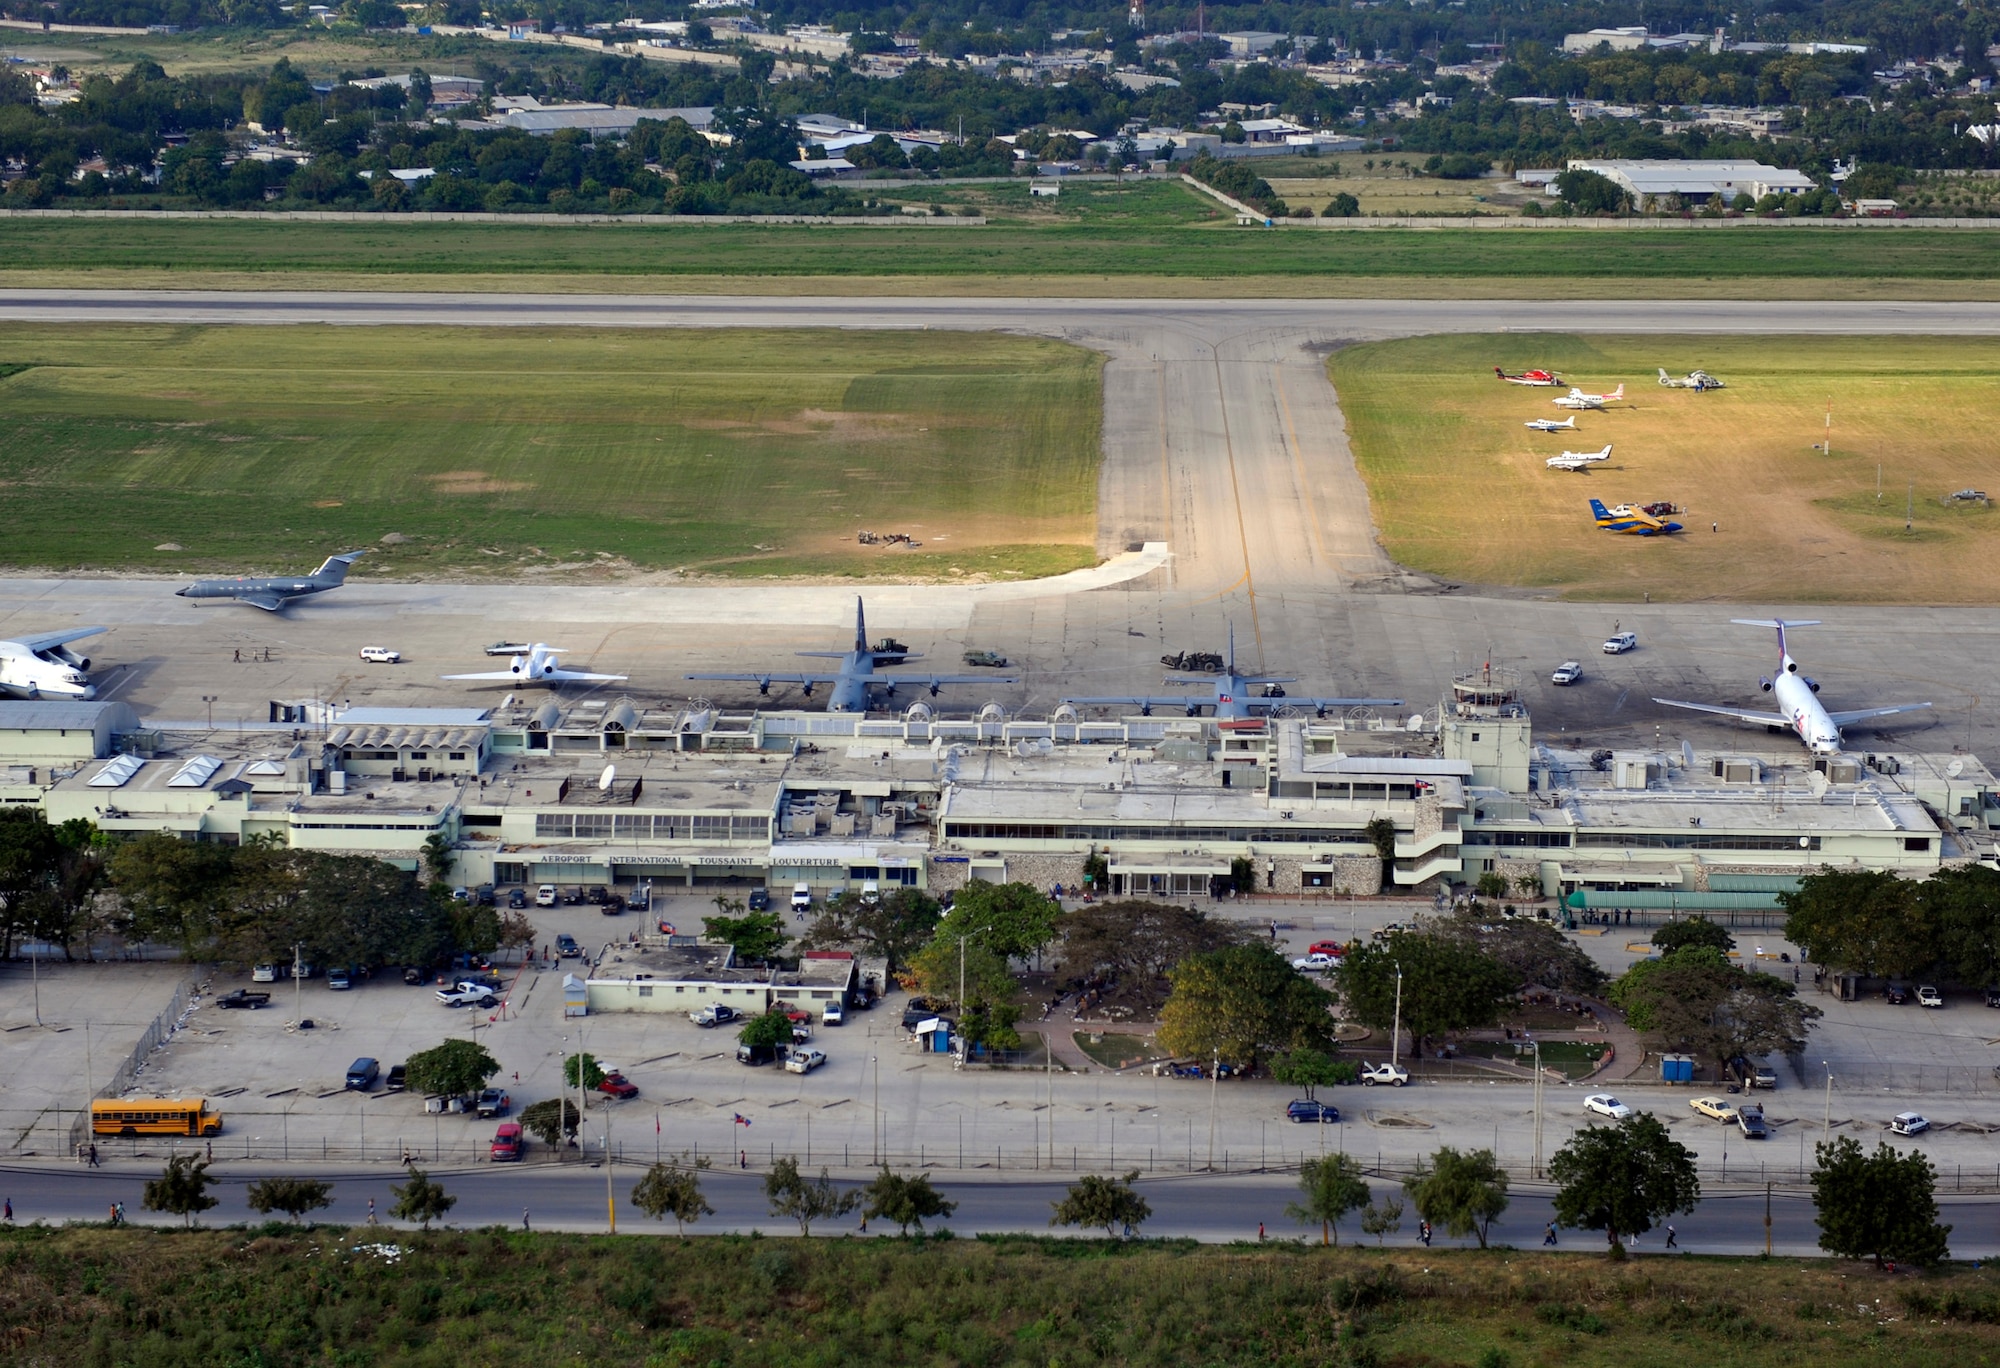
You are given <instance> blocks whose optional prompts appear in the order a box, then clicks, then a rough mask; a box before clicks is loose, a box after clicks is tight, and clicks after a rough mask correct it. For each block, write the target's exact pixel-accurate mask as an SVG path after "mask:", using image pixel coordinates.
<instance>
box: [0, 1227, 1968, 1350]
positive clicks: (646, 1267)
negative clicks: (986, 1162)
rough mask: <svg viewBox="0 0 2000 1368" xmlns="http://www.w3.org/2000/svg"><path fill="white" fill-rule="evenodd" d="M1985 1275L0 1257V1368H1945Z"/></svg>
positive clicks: (840, 1244) (44, 1233) (82, 1240)
mask: <svg viewBox="0 0 2000 1368" xmlns="http://www.w3.org/2000/svg"><path fill="white" fill-rule="evenodd" d="M1996 1287H2000V1283H1996V1275H1995V1274H1994V1273H1992V1272H1990V1271H1976V1270H1973V1269H1969V1268H1956V1269H1950V1270H1946V1271H1944V1272H1941V1273H1938V1274H1934V1275H1931V1276H1928V1277H1921V1278H1919V1277H1912V1276H1908V1275H1901V1276H1886V1275H1880V1274H1876V1273H1874V1272H1872V1271H1869V1270H1866V1269H1862V1268H1859V1267H1855V1266H1850V1265H1834V1264H1831V1263H1825V1262H1820V1261H1811V1262H1792V1261H1785V1260H1779V1261H1773V1262H1769V1263H1763V1262H1749V1261H1729V1260H1697V1259H1689V1260H1685V1261H1673V1262H1668V1261H1665V1260H1646V1261H1643V1262H1638V1263H1628V1264H1625V1265H1622V1266H1620V1265H1612V1264H1608V1263H1606V1262H1605V1261H1604V1260H1603V1259H1602V1258H1601V1257H1599V1256H1595V1255H1581V1254H1578V1255H1568V1256H1560V1257H1545V1256H1542V1255H1539V1254H1537V1255H1527V1254H1521V1253H1516V1252H1512V1251H1495V1252H1493V1253H1490V1254H1479V1253H1476V1252H1470V1251H1466V1252H1451V1251H1443V1250H1436V1251H1410V1252H1407V1253H1406V1252H1391V1253H1381V1252H1377V1251H1372V1250H1352V1249H1336V1250H1322V1249H1319V1248H1316V1247H1313V1246H1310V1245H1304V1246H1298V1245H1285V1246H1278V1245H1268V1246H1235V1247H1228V1248H1215V1247H1201V1246H1195V1245H1191V1244H1189V1245H1181V1244H1165V1243H1151V1242H1149V1243H1144V1244H1137V1245H1125V1246H1120V1245H1116V1244H1106V1243H1104V1242H1102V1241H1082V1240H1079V1241H1048V1240H1034V1239H1025V1238H1008V1239H980V1240H977V1241H957V1240H949V1239H946V1240H931V1241H925V1242H916V1241H903V1240H896V1239H887V1238H881V1239H872V1240H871V1239H841V1240H821V1241H813V1242H800V1241H794V1240H760V1239H755V1238H747V1239H739V1238H715V1239H703V1240H696V1241H691V1242H679V1241H674V1240H671V1239H661V1238H657V1237H651V1236H648V1237H639V1238H625V1239H601V1238H584V1237H574V1236H560V1235H525V1234H520V1233H514V1232H503V1231H498V1230H493V1231H480V1232H473V1233H466V1234H436V1235H428V1236H426V1235H415V1234H410V1233H388V1232H375V1231H368V1232H352V1231H341V1230H332V1229H328V1230H319V1231H305V1232H295V1231H291V1230H288V1229H286V1228H285V1227H283V1226H269V1227H265V1228H263V1229H262V1230H259V1231H242V1230H236V1231H213V1232H209V1231H200V1232H194V1233H183V1232H159V1233H154V1232H147V1231H131V1230H127V1231H111V1230H105V1229H86V1228H75V1229H68V1230H62V1231H53V1230H45V1229H29V1230H21V1231H13V1230H10V1231H7V1232H5V1233H4V1234H0V1326H4V1327H5V1330H4V1332H0V1362H6V1363H18V1364H29V1363H37V1364H40V1363H49V1364H53V1363H63V1364H89V1365H98V1364H104V1365H111V1364H141V1363H142V1364H149V1365H152V1364H157V1365H180V1364H187V1365H211V1364H259V1365H270V1366H271V1368H278V1365H292V1364H300V1365H307V1364H348V1363H367V1364H374V1365H405V1364H407V1365H431V1364H437V1365H447V1364H452V1365H455V1364H461V1363H475V1362H476V1363H501V1362H508V1361H519V1362H539V1363H555V1362H572V1361H575V1362H584V1363H592V1364H648V1365H653V1364H660V1365H679V1364H717V1365H737V1364H742V1365H759V1364H774V1365H786V1368H795V1366H797V1368H815V1366H816V1365H845V1364H851V1363H864V1362H865V1363H871V1364H882V1365H896V1364H965V1365H985V1364H994V1365H999V1364H1057V1363H1061V1364H1075V1365H1087V1364H1166V1363H1188V1364H1313V1365H1325V1364H1381V1365H1399V1366H1401V1365H1407V1366H1408V1368H1420V1366H1423V1365H1467V1366H1468V1368H1470V1365H1475V1364H1478V1365H1486V1366H1487V1368H1495V1366H1496V1365H1503V1364H1511V1365H1531V1364H1562V1365H1565V1368H1597V1365H1606V1366H1607V1368H1608V1366H1609V1365H1619V1368H1651V1366H1653V1365H1659V1366H1660V1368H1670V1366H1671V1368H1685V1365H1687V1364H1690V1363H1700V1364H1704V1365H1709V1366H1710V1368H1735V1366H1736V1365H1758V1366H1759V1368H1765V1366H1767V1365H1790V1364H1799V1365H1815V1366H1817V1365H1823V1364H1827V1363H1860V1362H1867V1363H1870V1364H1878V1365H1899V1366H1900V1365H1911V1366H1912V1368H1917V1366H1925V1368H1927V1366H1928V1365H1940V1366H1941V1368H1942V1365H1957V1364H1970V1363H1978V1362H1992V1361H1993V1358H1994V1355H1995V1354H2000V1325H1996V1321H2000V1295H1996Z"/></svg>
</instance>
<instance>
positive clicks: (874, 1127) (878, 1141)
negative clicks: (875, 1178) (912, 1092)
mask: <svg viewBox="0 0 2000 1368" xmlns="http://www.w3.org/2000/svg"><path fill="white" fill-rule="evenodd" d="M868 1062H869V1063H870V1064H873V1065H874V1066H875V1115H874V1119H873V1120H872V1121H871V1122H870V1124H869V1131H870V1139H872V1140H873V1141H874V1149H875V1167H876V1168H880V1167H882V1056H880V1055H869V1056H868Z"/></svg>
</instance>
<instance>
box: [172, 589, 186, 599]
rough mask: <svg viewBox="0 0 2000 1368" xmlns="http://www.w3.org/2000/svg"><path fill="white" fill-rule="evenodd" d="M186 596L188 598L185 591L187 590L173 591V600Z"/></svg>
mask: <svg viewBox="0 0 2000 1368" xmlns="http://www.w3.org/2000/svg"><path fill="white" fill-rule="evenodd" d="M187 596H188V591H187V590H185V589H176V590H174V597H175V598H186V597H187Z"/></svg>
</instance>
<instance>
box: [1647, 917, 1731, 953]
mask: <svg viewBox="0 0 2000 1368" xmlns="http://www.w3.org/2000/svg"><path fill="white" fill-rule="evenodd" d="M1691 945H1692V946H1705V947H1707V948H1708V949H1710V950H1718V951H1721V952H1722V953H1723V954H1725V955H1726V954H1728V953H1729V952H1730V951H1731V950H1734V949H1735V948H1736V938H1735V937H1734V936H1732V935H1730V934H1729V932H1728V931H1726V930H1724V929H1723V928H1722V926H1721V925H1720V924H1719V923H1716V922H1712V921H1710V920H1709V919H1708V918H1707V917H1681V918H1679V919H1678V920H1675V921H1670V922H1668V923H1667V924H1666V925H1665V926H1663V927H1661V928H1660V929H1659V930H1657V931H1655V932H1654V933H1653V948H1654V949H1656V950H1658V951H1659V952H1660V953H1661V954H1663V955H1671V954H1673V953H1674V951H1676V950H1684V949H1686V948H1687V947H1689V946H1691Z"/></svg>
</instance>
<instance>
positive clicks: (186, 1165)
mask: <svg viewBox="0 0 2000 1368" xmlns="http://www.w3.org/2000/svg"><path fill="white" fill-rule="evenodd" d="M209 1181H210V1180H209V1176H208V1162H207V1161H206V1160H202V1159H197V1158H195V1157H194V1156H193V1155H192V1154H177V1155H175V1156H174V1157H173V1158H171V1159H169V1160H167V1166H166V1168H165V1169H164V1170H162V1171H161V1173H160V1176H159V1177H157V1178H148V1179H147V1180H146V1190H145V1194H144V1196H142V1197H141V1199H140V1200H141V1202H142V1203H143V1204H144V1205H145V1208H146V1210H148V1211H164V1212H166V1213H167V1214H168V1215H170V1216H179V1217H181V1218H182V1219H184V1220H185V1221H186V1222H187V1224H188V1228H189V1229H193V1228H194V1218H195V1215H196V1213H198V1212H203V1211H207V1210H208V1209H209V1208H210V1207H212V1206H214V1205H215V1204H216V1203H217V1201H219V1200H220V1199H219V1198H215V1197H211V1196H209V1195H208V1184H209Z"/></svg>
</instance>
